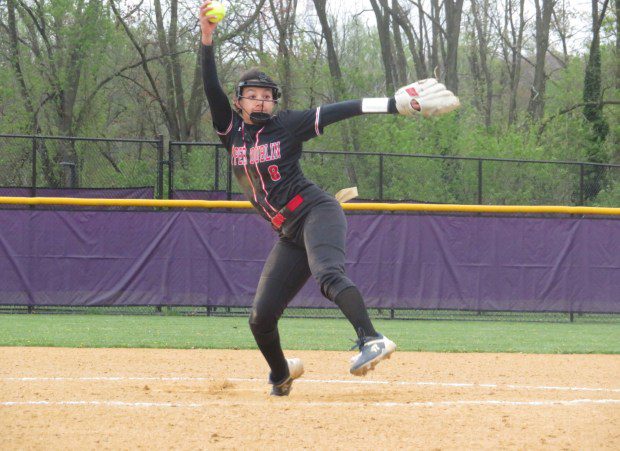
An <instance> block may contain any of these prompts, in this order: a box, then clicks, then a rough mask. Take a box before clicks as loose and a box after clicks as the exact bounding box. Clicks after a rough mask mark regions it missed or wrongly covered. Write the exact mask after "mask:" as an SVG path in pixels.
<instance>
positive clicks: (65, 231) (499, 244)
mask: <svg viewBox="0 0 620 451" xmlns="http://www.w3.org/2000/svg"><path fill="white" fill-rule="evenodd" d="M348 221H349V233H348V254H347V256H348V260H347V270H348V273H349V276H350V277H351V278H352V279H353V280H354V281H355V282H356V283H357V284H358V286H359V288H360V289H361V291H362V293H364V295H365V298H366V302H367V305H368V306H369V307H382V308H417V309H471V310H511V311H521V310H524V311H573V312H614V313H619V312H620V220H617V219H604V218H559V217H552V218H535V217H514V216H513V217H497V216H458V215H453V216H447V215H443V216H442V215H399V214H386V215H359V214H358V215H349V216H348ZM275 239H276V236H275V234H274V232H273V231H272V230H271V228H270V227H269V225H268V224H266V223H265V222H264V221H263V220H262V219H260V218H259V217H258V216H257V215H255V214H254V213H251V212H247V213H245V212H244V213H224V212H211V211H194V210H192V211H189V210H188V211H166V212H155V211H86V210H63V211H60V210H34V209H21V210H15V209H2V210H0V304H3V305H71V306H77V305H98V306H101V305H212V306H248V305H250V304H251V302H252V297H253V295H254V291H255V286H256V283H257V281H258V278H259V275H260V270H261V268H262V265H263V262H264V261H265V258H266V256H267V254H268V252H269V250H270V248H271V246H272V244H273V243H274V241H275ZM292 305H293V306H304V307H330V306H332V305H331V304H330V303H329V302H328V301H326V300H325V299H323V298H322V296H321V295H320V293H319V290H318V289H317V287H316V283H315V282H314V281H313V280H311V281H309V283H308V284H307V285H306V287H304V289H303V290H302V292H301V293H300V294H299V295H298V296H297V297H296V299H295V300H294V301H293V304H292Z"/></svg>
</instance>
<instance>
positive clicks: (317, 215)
mask: <svg viewBox="0 0 620 451" xmlns="http://www.w3.org/2000/svg"><path fill="white" fill-rule="evenodd" d="M346 232H347V223H346V218H345V216H344V212H343V211H342V208H341V207H340V205H339V204H338V203H337V202H336V201H335V200H334V201H329V202H325V203H321V204H319V205H316V206H314V207H312V209H311V210H310V211H309V212H308V213H307V214H306V216H305V217H304V218H303V219H302V220H301V221H299V225H298V227H297V228H296V230H295V231H294V233H290V234H289V235H290V236H289V235H287V236H282V237H280V239H279V240H278V241H277V242H276V244H275V245H274V247H273V249H272V250H271V253H270V254H269V257H268V258H267V261H266V262H265V266H264V268H263V272H262V274H261V277H260V281H259V283H258V287H257V290H256V296H255V297H254V302H253V305H252V312H251V315H250V329H251V330H252V333H253V335H254V338H255V339H256V343H257V344H258V347H259V349H260V350H261V352H262V353H263V355H264V357H265V359H266V360H267V363H268V364H269V367H270V368H271V378H272V379H271V380H272V382H278V381H279V380H280V379H283V378H285V377H288V367H287V363H286V359H285V358H284V354H283V352H282V348H281V346H280V337H279V333H278V320H279V319H280V317H281V316H282V313H283V312H284V309H285V308H286V307H287V306H288V304H289V303H290V302H291V301H292V299H293V298H294V297H295V295H296V294H297V293H298V292H299V290H301V288H302V287H303V286H304V284H305V283H306V281H307V280H308V279H309V278H310V276H311V275H312V276H314V278H315V279H316V281H317V282H318V283H319V286H320V288H321V292H322V293H323V295H324V296H325V297H326V298H328V299H330V300H331V301H332V302H336V303H338V302H337V301H336V300H337V298H338V296H339V294H340V293H343V292H345V293H346V292H354V293H357V295H356V296H357V297H358V298H359V299H356V302H355V303H354V305H355V308H354V309H353V310H355V311H356V315H361V316H363V317H364V318H366V319H367V318H368V314H367V313H366V308H365V307H364V304H363V300H362V298H361V295H359V291H357V289H356V288H353V289H350V287H355V284H354V283H353V282H352V281H351V280H350V279H349V278H348V277H347V276H346V274H345V240H346ZM348 297H350V296H348ZM341 308H342V307H341ZM343 312H345V315H347V313H346V311H345V309H343ZM347 317H349V315H347ZM367 321H368V323H369V322H370V320H367ZM367 329H370V330H372V331H373V332H374V329H372V326H370V327H367Z"/></svg>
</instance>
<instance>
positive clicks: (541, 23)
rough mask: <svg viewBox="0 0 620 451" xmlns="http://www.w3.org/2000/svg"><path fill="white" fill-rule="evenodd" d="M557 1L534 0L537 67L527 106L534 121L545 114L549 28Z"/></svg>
mask: <svg viewBox="0 0 620 451" xmlns="http://www.w3.org/2000/svg"><path fill="white" fill-rule="evenodd" d="M541 1H542V6H541V4H540V2H541ZM555 2H556V0H535V1H534V3H535V5H536V67H535V68H534V83H533V85H532V87H531V94H530V101H529V104H528V107H527V111H528V113H529V115H530V117H531V118H532V119H533V120H534V121H539V120H540V119H542V117H543V116H544V114H545V89H546V86H547V74H546V73H545V60H546V57H547V50H548V49H549V28H550V24H551V14H552V12H553V7H554V6H555Z"/></svg>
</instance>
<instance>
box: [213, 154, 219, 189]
mask: <svg viewBox="0 0 620 451" xmlns="http://www.w3.org/2000/svg"><path fill="white" fill-rule="evenodd" d="M213 185H214V187H213V189H214V190H215V191H219V190H220V146H215V177H214V179H213Z"/></svg>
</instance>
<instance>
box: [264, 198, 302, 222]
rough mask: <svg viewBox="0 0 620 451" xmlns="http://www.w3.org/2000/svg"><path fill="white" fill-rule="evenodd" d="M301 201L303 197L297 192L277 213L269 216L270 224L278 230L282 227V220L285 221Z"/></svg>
mask: <svg viewBox="0 0 620 451" xmlns="http://www.w3.org/2000/svg"><path fill="white" fill-rule="evenodd" d="M303 202H304V198H303V197H301V194H298V195H297V196H295V197H293V198H292V199H291V200H289V201H288V202H287V204H286V205H285V206H284V207H283V208H282V209H281V210H280V211H279V212H278V214H277V215H275V216H274V217H273V218H271V224H272V225H273V226H274V228H275V229H276V230H280V229H281V228H282V224H284V221H286V220H287V219H288V218H289V216H290V214H291V213H293V212H294V211H295V210H297V209H298V208H299V206H300V205H301V204H302V203H303Z"/></svg>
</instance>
